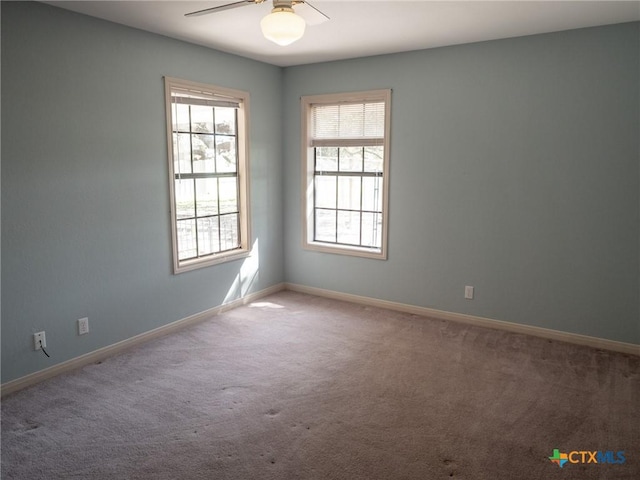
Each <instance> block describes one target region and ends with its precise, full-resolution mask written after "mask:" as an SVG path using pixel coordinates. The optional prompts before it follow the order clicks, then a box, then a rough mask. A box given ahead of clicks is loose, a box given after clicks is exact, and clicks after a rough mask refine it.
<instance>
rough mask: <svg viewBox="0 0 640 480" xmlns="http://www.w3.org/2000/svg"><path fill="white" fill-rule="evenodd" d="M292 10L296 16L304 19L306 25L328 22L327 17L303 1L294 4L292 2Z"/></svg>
mask: <svg viewBox="0 0 640 480" xmlns="http://www.w3.org/2000/svg"><path fill="white" fill-rule="evenodd" d="M293 4H294V10H295V12H296V14H298V15H300V16H301V17H302V18H304V21H305V22H307V25H320V24H321V23H324V22H326V21H327V20H329V16H328V15H326V14H324V13H323V12H321V11H320V10H318V9H317V8H316V7H314V6H313V5H311V3H309V2H307V1H306V0H305V1H300V2H296V1H295V0H294V2H293Z"/></svg>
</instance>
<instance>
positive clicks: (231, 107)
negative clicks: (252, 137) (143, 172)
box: [165, 77, 250, 273]
mask: <svg viewBox="0 0 640 480" xmlns="http://www.w3.org/2000/svg"><path fill="white" fill-rule="evenodd" d="M165 94H166V108H167V139H168V153H169V172H170V195H171V230H172V232H171V233H172V240H173V266H174V272H175V273H180V272H183V271H187V270H192V269H194V268H199V267H204V266H208V265H213V264H215V263H220V262H224V261H229V260H233V259H236V258H239V257H242V256H246V255H247V254H248V253H249V249H250V232H249V174H248V173H249V168H248V161H249V160H248V135H247V122H248V117H249V115H248V108H249V94H247V93H245V92H240V91H236V90H230V89H226V88H221V87H215V86H212V85H204V84H198V83H193V82H188V81H185V80H178V79H173V78H168V77H165Z"/></svg>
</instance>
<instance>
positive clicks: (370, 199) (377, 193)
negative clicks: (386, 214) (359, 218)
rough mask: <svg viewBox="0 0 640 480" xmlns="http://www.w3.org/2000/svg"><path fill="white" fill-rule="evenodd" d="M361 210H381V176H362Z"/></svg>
mask: <svg viewBox="0 0 640 480" xmlns="http://www.w3.org/2000/svg"><path fill="white" fill-rule="evenodd" d="M362 210H369V211H371V212H381V211H382V177H363V178H362Z"/></svg>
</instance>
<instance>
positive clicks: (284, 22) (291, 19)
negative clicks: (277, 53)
mask: <svg viewBox="0 0 640 480" xmlns="http://www.w3.org/2000/svg"><path fill="white" fill-rule="evenodd" d="M305 26H306V23H305V21H304V19H303V18H302V17H299V16H298V15H296V14H295V12H294V11H293V8H288V7H277V8H274V9H273V10H272V11H271V13H270V14H269V15H267V16H266V17H264V18H263V19H262V20H261V21H260V28H261V29H262V34H263V35H264V36H265V38H266V39H267V40H271V41H272V42H274V43H277V44H278V45H281V46H283V47H284V46H286V45H290V44H292V43H293V42H295V41H296V40H299V39H300V38H302V35H304V29H305Z"/></svg>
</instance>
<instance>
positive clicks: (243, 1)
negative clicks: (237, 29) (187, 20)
mask: <svg viewBox="0 0 640 480" xmlns="http://www.w3.org/2000/svg"><path fill="white" fill-rule="evenodd" d="M265 1H266V0H240V1H238V2H233V3H227V4H225V5H219V6H217V7H211V8H205V9H203V10H197V11H195V12H191V13H186V14H185V17H199V16H201V15H208V14H210V13H217V12H222V11H224V10H230V9H232V8H238V7H244V6H245V5H249V4H254V5H259V4H261V3H264V2H265ZM294 7H295V10H294ZM327 20H329V17H328V16H327V15H325V14H324V13H322V12H321V11H320V10H318V9H317V8H316V7H314V6H313V5H311V3H309V2H307V1H306V0H273V9H272V10H271V13H270V14H269V15H267V16H266V17H264V18H263V19H262V20H261V21H260V28H261V29H262V34H263V35H264V36H265V37H266V38H267V39H268V40H271V41H272V42H274V43H277V44H278V45H281V46H285V45H290V44H291V43H293V42H295V41H296V40H298V39H300V38H302V35H304V30H305V26H306V25H307V24H308V25H317V24H320V23H322V22H325V21H327Z"/></svg>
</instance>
